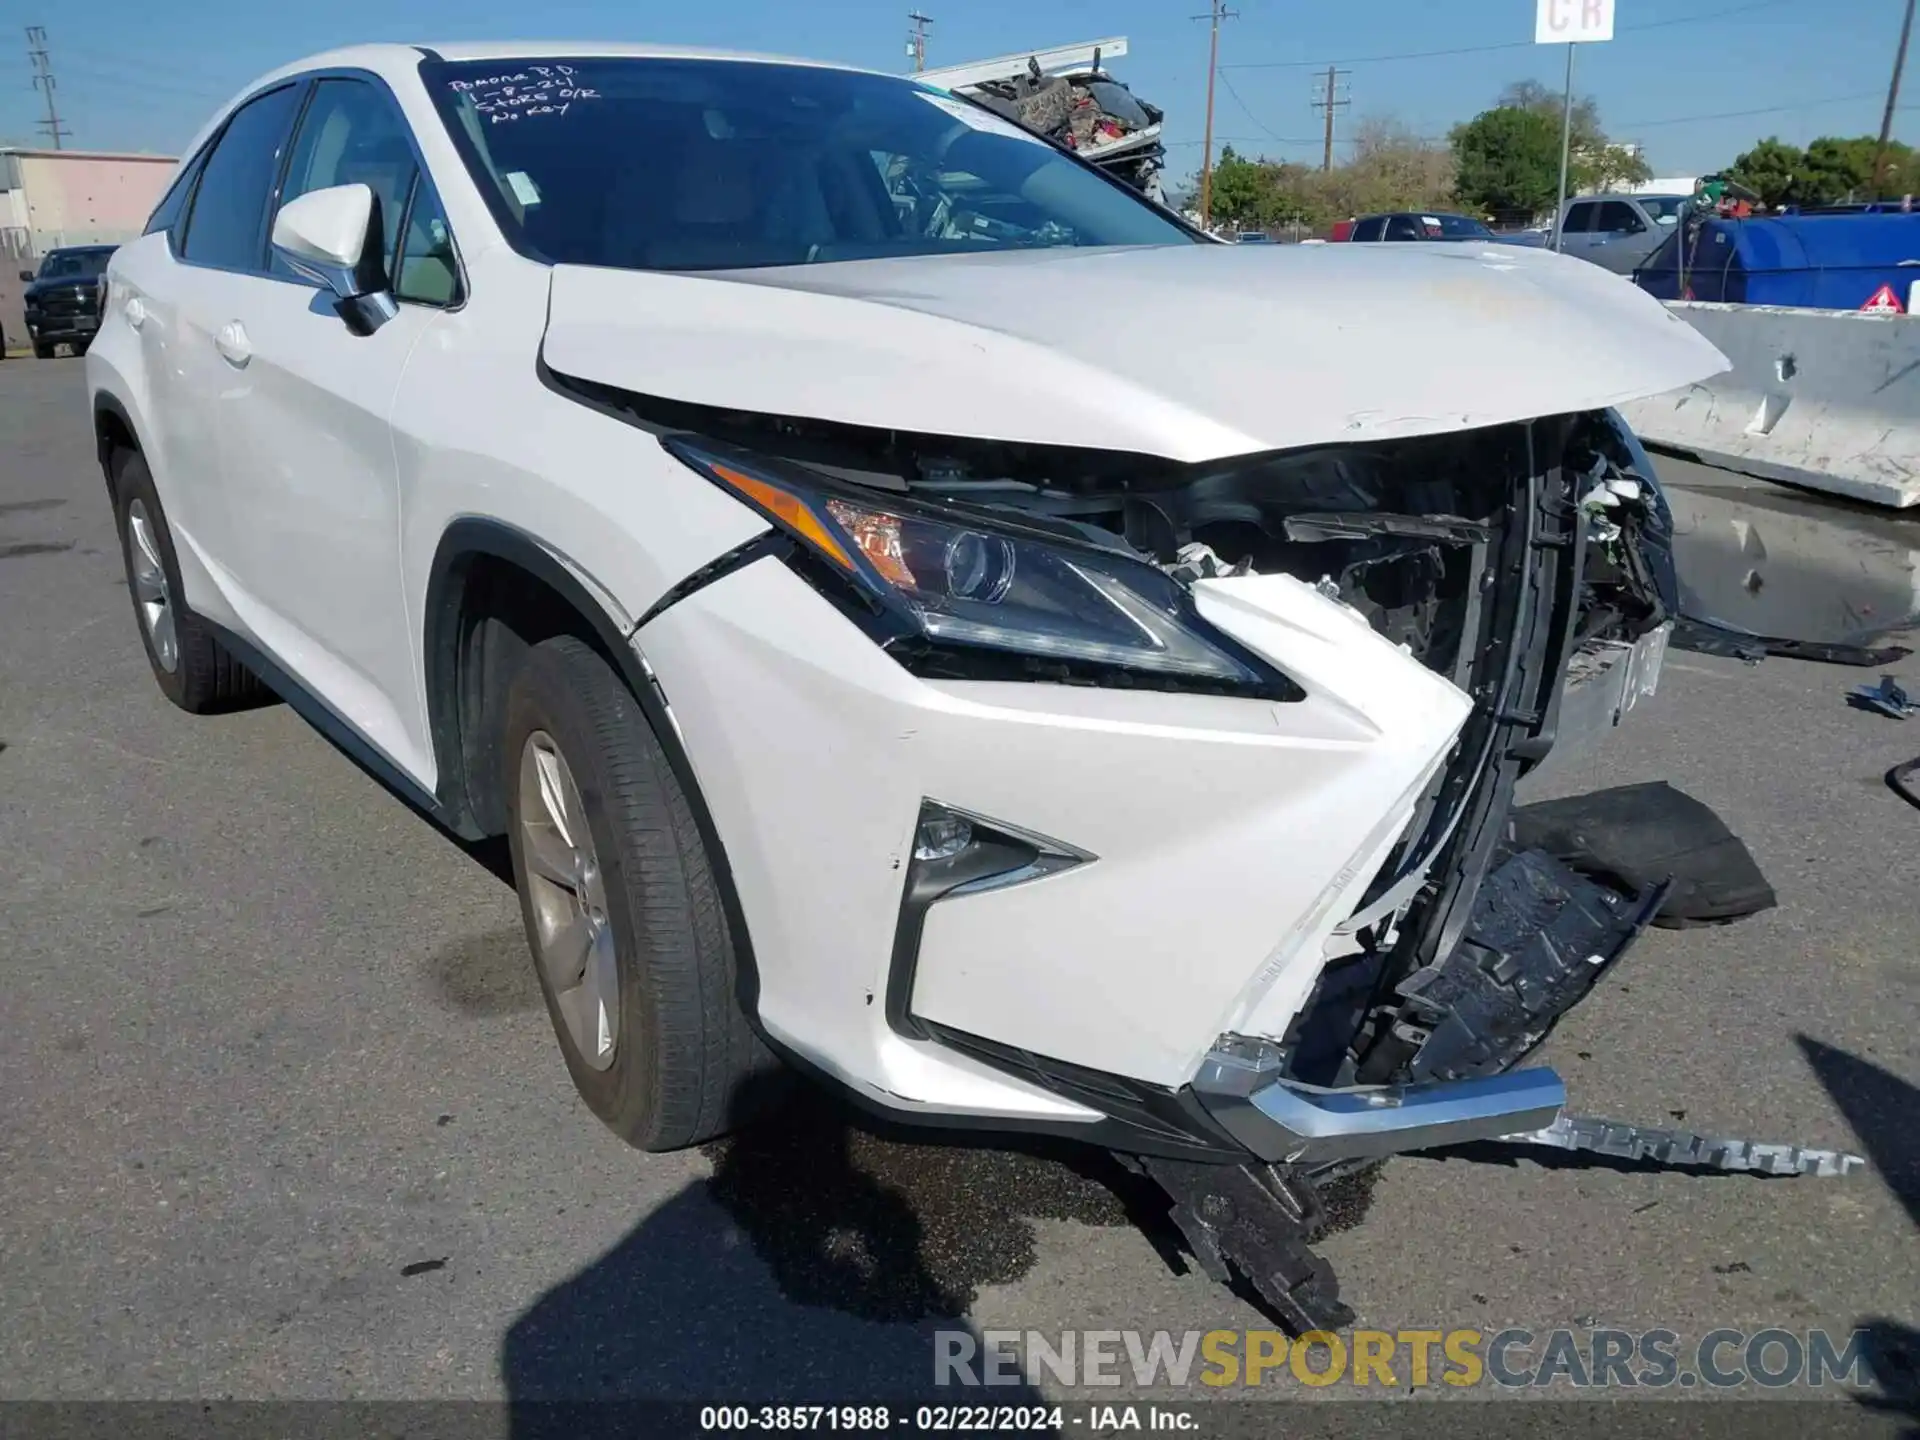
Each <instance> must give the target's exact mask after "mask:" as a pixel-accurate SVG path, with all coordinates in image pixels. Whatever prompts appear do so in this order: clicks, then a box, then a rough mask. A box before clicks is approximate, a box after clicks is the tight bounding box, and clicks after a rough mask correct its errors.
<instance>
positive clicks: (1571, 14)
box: [1533, 0, 1613, 45]
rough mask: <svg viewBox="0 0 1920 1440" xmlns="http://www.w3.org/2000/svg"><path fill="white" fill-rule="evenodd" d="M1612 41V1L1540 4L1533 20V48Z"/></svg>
mask: <svg viewBox="0 0 1920 1440" xmlns="http://www.w3.org/2000/svg"><path fill="white" fill-rule="evenodd" d="M1612 38H1613V0H1540V9H1539V10H1538V12H1537V13H1536V14H1535V15H1534V18H1533V43H1534V44H1536V45H1565V44H1567V43H1569V42H1570V41H1580V40H1611V39H1612Z"/></svg>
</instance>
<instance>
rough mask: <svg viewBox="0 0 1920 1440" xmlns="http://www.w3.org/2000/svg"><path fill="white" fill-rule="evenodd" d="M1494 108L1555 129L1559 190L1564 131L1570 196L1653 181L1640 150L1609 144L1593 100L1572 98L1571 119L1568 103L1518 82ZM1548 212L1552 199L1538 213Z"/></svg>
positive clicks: (1533, 82)
mask: <svg viewBox="0 0 1920 1440" xmlns="http://www.w3.org/2000/svg"><path fill="white" fill-rule="evenodd" d="M1496 105H1497V108H1501V109H1507V110H1524V111H1526V112H1527V113H1528V114H1529V115H1537V116H1539V117H1540V118H1541V119H1542V120H1544V121H1546V122H1547V123H1548V124H1549V125H1551V126H1552V128H1553V134H1554V137H1555V142H1556V143H1555V151H1554V153H1555V157H1556V158H1555V163H1554V187H1555V189H1556V190H1557V189H1558V188H1559V180H1560V175H1559V161H1558V155H1559V147H1558V139H1559V135H1560V129H1561V125H1562V124H1563V123H1566V125H1567V141H1568V144H1567V151H1568V154H1567V189H1568V190H1569V191H1570V192H1573V193H1578V192H1580V191H1591V190H1612V189H1614V188H1616V187H1618V186H1621V185H1630V184H1638V183H1639V182H1641V181H1644V180H1651V179H1652V178H1653V169H1652V167H1651V166H1649V165H1648V164H1647V162H1646V158H1645V157H1644V156H1642V155H1641V154H1640V151H1639V147H1637V146H1632V145H1618V144H1615V143H1614V142H1613V141H1611V140H1609V139H1608V138H1607V132H1606V130H1605V128H1604V127H1603V126H1602V125H1601V123H1600V107H1599V105H1598V104H1596V103H1595V101H1594V99H1593V97H1592V96H1591V95H1576V96H1574V97H1573V114H1572V117H1571V119H1570V120H1567V118H1566V116H1565V108H1566V99H1565V97H1564V96H1563V95H1561V94H1559V93H1556V92H1555V91H1552V90H1549V89H1548V88H1547V87H1546V86H1544V85H1542V84H1541V83H1540V82H1539V81H1538V80H1516V81H1514V82H1513V83H1512V84H1511V85H1509V86H1507V88H1506V89H1504V90H1502V91H1501V92H1500V98H1499V100H1498V101H1497V102H1496ZM1541 208H1542V209H1551V208H1552V201H1551V199H1549V200H1548V202H1547V203H1546V204H1545V205H1544V206H1542V207H1541Z"/></svg>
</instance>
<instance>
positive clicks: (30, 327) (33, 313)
mask: <svg viewBox="0 0 1920 1440" xmlns="http://www.w3.org/2000/svg"><path fill="white" fill-rule="evenodd" d="M113 250H114V247H113V246H111V245H72V246H68V247H66V248H64V249H60V250H49V251H48V252H47V254H46V258H45V259H43V260H42V261H41V262H40V268H39V269H38V270H37V271H35V270H22V271H21V272H20V278H21V279H22V280H24V281H26V282H27V289H26V294H25V296H24V297H23V298H24V299H25V302H26V312H27V339H28V340H30V341H31V342H32V343H33V353H34V354H35V355H37V356H39V357H40V359H42V360H51V359H52V358H53V347H54V346H56V345H60V344H67V345H71V346H72V347H73V353H74V354H76V355H84V354H86V352H87V346H89V345H91V344H92V343H93V337H94V333H95V332H96V331H98V330H99V328H100V277H101V275H103V274H104V273H105V272H106V268H107V261H108V260H110V259H112V258H113Z"/></svg>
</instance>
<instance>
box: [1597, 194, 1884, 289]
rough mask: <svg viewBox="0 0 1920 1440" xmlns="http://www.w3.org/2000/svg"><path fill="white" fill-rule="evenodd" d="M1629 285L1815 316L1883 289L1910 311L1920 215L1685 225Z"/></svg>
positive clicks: (1758, 218)
mask: <svg viewBox="0 0 1920 1440" xmlns="http://www.w3.org/2000/svg"><path fill="white" fill-rule="evenodd" d="M1690 232H1691V233H1692V235H1693V246H1692V253H1691V254H1690V255H1688V256H1686V264H1685V266H1684V268H1683V267H1682V265H1681V259H1682V252H1683V248H1684V247H1685V245H1686V242H1687V238H1688V235H1689V233H1690ZM1633 279H1634V283H1635V284H1636V285H1638V286H1639V287H1640V288H1641V289H1643V290H1646V291H1648V292H1650V293H1651V294H1654V295H1657V296H1659V297H1660V298H1661V299H1662V300H1681V299H1687V298H1691V299H1694V300H1719V301H1726V302H1728V303H1731V304H1736V305H1792V306H1799V307H1802V308H1805V309H1814V310H1858V309H1860V308H1861V307H1862V306H1863V305H1865V304H1867V302H1868V301H1870V300H1872V299H1873V298H1874V296H1875V295H1877V294H1879V292H1880V289H1881V287H1882V286H1885V287H1887V288H1888V289H1889V290H1890V291H1891V292H1892V294H1893V296H1894V298H1895V299H1897V300H1898V301H1899V302H1900V306H1901V308H1902V309H1904V310H1907V311H1909V312H1911V311H1912V309H1913V306H1914V303H1915V302H1916V301H1920V213H1914V214H1902V213H1900V212H1891V213H1873V212H1862V213H1857V214H1829V215H1781V216H1771V215H1770V216H1755V217H1753V218H1751V219H1746V220H1732V219H1720V218H1718V217H1703V218H1702V219H1701V220H1700V221H1699V222H1698V224H1697V226H1689V225H1688V224H1687V223H1686V222H1685V220H1684V219H1683V221H1682V223H1681V224H1679V225H1676V226H1675V227H1674V233H1673V234H1671V235H1669V236H1668V237H1667V238H1666V239H1665V240H1664V241H1662V242H1661V244H1660V248H1659V249H1657V250H1655V251H1654V252H1653V254H1651V255H1649V256H1648V257H1647V258H1646V260H1645V261H1643V262H1642V263H1641V265H1640V268H1639V269H1637V270H1635V271H1634V273H1633ZM1689 292H1690V293H1689Z"/></svg>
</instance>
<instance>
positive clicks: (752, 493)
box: [661, 435, 1301, 700]
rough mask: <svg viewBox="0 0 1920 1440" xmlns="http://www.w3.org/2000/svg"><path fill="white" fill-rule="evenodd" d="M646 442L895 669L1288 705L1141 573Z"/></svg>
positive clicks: (997, 524) (881, 498)
mask: <svg viewBox="0 0 1920 1440" xmlns="http://www.w3.org/2000/svg"><path fill="white" fill-rule="evenodd" d="M661 443H662V444H664V445H665V446H666V448H667V450H668V451H669V452H670V453H671V454H673V455H674V456H675V457H677V458H678V459H679V460H681V461H682V462H684V463H685V464H687V465H688V466H690V467H691V468H693V469H694V470H696V471H698V472H699V473H700V474H702V475H704V476H706V477H707V478H708V479H710V480H712V481H714V482H715V483H717V484H719V485H721V486H723V487H725V488H726V489H727V490H729V491H730V492H732V493H733V494H734V495H735V496H736V497H738V498H739V499H741V500H744V501H745V502H746V503H747V504H749V505H752V506H753V507H754V508H755V509H756V510H758V511H759V512H760V513H761V514H762V515H764V516H766V517H767V519H768V520H770V521H772V522H773V523H774V524H775V525H777V526H778V527H780V529H782V530H784V531H785V532H786V533H787V534H788V535H789V536H791V537H793V539H795V540H797V541H799V542H800V543H801V544H802V545H804V546H805V547H806V549H807V551H808V553H809V554H810V555H812V556H813V557H815V558H816V559H817V560H819V561H824V562H825V567H826V573H827V574H828V575H831V576H832V577H833V578H834V581H835V588H837V589H839V590H841V591H842V592H845V591H848V590H851V591H852V593H853V594H854V595H856V596H857V597H858V598H859V599H860V600H861V601H862V602H863V605H864V607H865V608H866V609H867V610H868V611H869V612H870V614H871V617H872V618H873V619H875V620H877V621H879V622H881V623H879V624H877V625H870V626H869V628H870V630H872V631H873V632H874V633H875V634H876V638H878V639H880V641H881V643H882V644H883V645H885V646H886V648H887V649H888V650H889V651H890V652H891V653H893V654H894V655H895V656H896V658H898V659H900V660H901V661H902V662H903V663H906V664H908V665H909V668H913V669H916V670H920V671H922V672H923V673H924V672H932V673H942V674H955V675H971V676H973V677H975V678H1030V679H1055V680H1083V681H1090V682H1094V683H1102V682H1104V683H1109V684H1130V683H1131V684H1141V683H1144V684H1155V683H1158V684H1159V685H1161V686H1164V687H1172V688H1179V689H1201V690H1214V691H1219V692H1223V693H1230V694H1243V695H1257V696H1261V697H1263V698H1269V699H1289V700H1291V699H1299V698H1300V696H1301V692H1300V690H1299V689H1298V687H1297V686H1295V685H1293V684H1292V682H1291V681H1289V680H1287V678H1286V677H1285V676H1283V675H1281V674H1279V673H1278V672H1277V671H1275V670H1274V669H1272V667H1271V666H1269V665H1267V664H1266V663H1265V662H1264V661H1262V660H1261V659H1260V658H1259V657H1258V656H1256V655H1253V654H1251V653H1249V652H1247V651H1246V650H1245V649H1244V648H1243V647H1241V646H1239V645H1236V644H1235V643H1234V642H1233V641H1232V640H1231V639H1229V638H1228V637H1226V636H1225V635H1221V634H1219V633H1218V632H1216V631H1214V630H1212V629H1211V627H1209V626H1207V625H1206V623H1205V622H1204V621H1202V620H1201V619H1200V617H1199V615H1198V614H1197V613H1195V611H1194V608H1193V603H1192V600H1191V598H1190V597H1189V596H1188V594H1187V592H1186V590H1185V589H1184V587H1182V586H1181V585H1180V584H1179V583H1178V582H1177V581H1175V580H1174V579H1173V578H1172V577H1170V576H1168V575H1166V574H1165V573H1163V572H1162V571H1160V570H1157V569H1155V568H1154V567H1153V566H1152V565H1149V564H1146V563H1144V562H1142V561H1139V560H1135V559H1132V558H1130V557H1129V556H1126V555H1123V554H1120V553H1117V552H1115V551H1110V550H1104V549H1101V548H1100V547H1098V546H1096V545H1094V544H1092V543H1085V544H1082V543H1080V542H1078V541H1075V540H1072V539H1068V538H1065V537H1062V536H1059V535H1055V534H1051V533H1048V532H1046V531H1043V530H1041V529H1040V528H1038V527H1037V526H1032V525H1028V524H1024V523H1023V517H1020V516H1018V515H1001V514H992V513H988V512H985V511H984V510H976V509H974V508H973V507H969V506H963V505H959V504H932V503H929V502H926V501H924V500H919V499H913V498H909V497H907V496H905V495H892V494H884V493H881V492H876V491H873V490H869V489H866V488H864V487H861V486H857V485H850V484H843V483H840V482H837V481H835V480H833V479H831V478H830V477H828V476H826V475H823V474H820V473H819V472H817V471H815V470H812V469H809V468H807V467H805V466H802V465H798V464H795V463H792V462H789V461H784V460H776V459H771V458H769V457H766V456H762V455H755V454H752V453H750V452H748V451H745V450H742V449H740V448H738V447H736V446H732V445H726V444H722V443H719V442H716V441H711V440H706V439H696V438H693V437H690V436H683V435H682V436H669V437H667V438H666V439H665V440H663V441H662V442H661ZM816 568H817V567H816ZM856 618H863V617H856ZM969 657H971V658H972V659H973V660H974V661H976V662H977V663H973V664H969V663H967V660H968V658H969ZM916 662H921V663H916ZM955 662H958V663H955Z"/></svg>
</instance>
